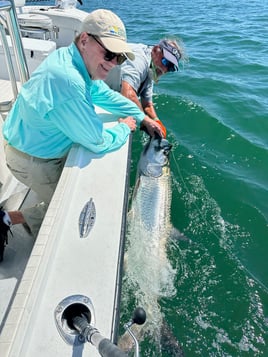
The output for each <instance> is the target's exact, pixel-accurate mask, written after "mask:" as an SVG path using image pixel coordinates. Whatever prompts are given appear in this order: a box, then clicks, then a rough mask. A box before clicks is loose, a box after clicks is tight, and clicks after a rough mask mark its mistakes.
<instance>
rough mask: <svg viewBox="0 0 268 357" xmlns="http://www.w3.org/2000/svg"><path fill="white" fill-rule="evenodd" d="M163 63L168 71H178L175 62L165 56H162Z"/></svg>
mask: <svg viewBox="0 0 268 357" xmlns="http://www.w3.org/2000/svg"><path fill="white" fill-rule="evenodd" d="M161 62H162V64H163V65H164V66H165V67H166V68H167V71H168V72H175V71H177V69H176V67H175V65H174V63H172V62H170V61H169V60H167V59H166V58H165V57H163V58H162V60H161Z"/></svg>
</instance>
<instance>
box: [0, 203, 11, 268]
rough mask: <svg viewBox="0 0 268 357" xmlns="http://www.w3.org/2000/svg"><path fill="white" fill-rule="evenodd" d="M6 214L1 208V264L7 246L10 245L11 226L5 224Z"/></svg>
mask: <svg viewBox="0 0 268 357" xmlns="http://www.w3.org/2000/svg"><path fill="white" fill-rule="evenodd" d="M5 215H6V213H5V211H3V210H2V208H0V262H2V260H3V257H4V250H5V246H6V245H7V244H8V232H11V230H10V225H8V224H6V223H5V222H4V217H5Z"/></svg>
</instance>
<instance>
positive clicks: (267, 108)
mask: <svg viewBox="0 0 268 357" xmlns="http://www.w3.org/2000/svg"><path fill="white" fill-rule="evenodd" d="M84 8H85V9H87V10H88V11H90V10H93V9H95V8H108V9H111V10H113V11H115V12H116V13H117V14H118V15H119V16H120V17H121V18H122V19H123V21H124V22H125V24H126V27H127V32H128V37H129V41H131V42H143V43H146V44H153V43H155V42H156V41H157V40H158V39H159V38H161V37H165V36H168V35H175V36H178V37H180V38H182V39H183V41H184V44H185V47H186V50H187V53H188V56H189V62H188V63H185V65H184V66H183V67H182V68H181V70H180V72H179V73H176V74H175V75H173V74H168V75H166V76H165V77H163V78H162V79H161V81H160V82H159V84H158V85H157V86H155V97H154V101H155V104H156V108H157V111H158V114H159V117H160V118H161V119H162V120H163V122H164V123H165V125H166V126H167V130H168V139H169V140H170V141H171V142H172V144H173V151H172V155H171V171H172V178H173V181H172V182H173V183H172V185H173V186H172V188H173V191H172V213H171V220H172V223H173V225H174V226H175V227H176V228H177V229H179V230H180V231H182V232H183V233H184V234H185V235H186V236H188V237H189V238H190V239H191V243H190V242H180V241H172V240H171V241H170V242H169V244H168V252H169V259H170V261H171V263H172V265H173V267H174V268H175V269H176V279H175V286H176V290H177V292H176V294H175V295H174V296H172V297H170V298H165V299H161V300H160V301H159V303H160V306H161V311H162V313H163V316H164V317H165V319H166V320H167V322H168V324H169V326H170V328H171V330H172V331H173V334H174V335H175V336H176V338H177V339H178V340H179V341H180V342H181V344H182V346H183V349H184V352H185V355H186V356H187V357H188V356H189V357H192V356H268V266H267V260H268V259H267V252H268V227H267V219H268V203H267V202H268V152H267V149H268V89H267V82H268V1H267V0H255V1H254V0H253V1H249V0H248V1H246V0H242V1H239V2H234V1H232V0H222V1H219V0H214V1H212V0H207V1H204V0H196V1H191V0H187V1H184V0H182V1H178V0H177V1H175V0H170V1H169V2H166V1H159V0H157V1H147V2H144V1H141V0H136V1H135V2H130V1H127V0H117V1H110V2H108V1H89V2H85V4H84ZM140 151H141V136H140V133H139V132H137V133H135V135H134V140H133V162H132V173H131V183H132V185H133V184H134V181H135V171H136V164H137V160H138V157H139V154H140ZM131 294H133V291H129V290H124V292H123V306H122V321H127V320H129V317H130V315H131V309H132V307H133V306H134V305H135V303H136V301H135V298H134V295H131ZM128 304H132V305H133V306H132V305H131V306H128ZM141 355H142V356H150V357H153V356H156V357H161V356H163V357H164V356H171V353H170V352H165V351H164V350H163V351H162V352H160V351H159V350H158V349H157V348H155V347H154V343H153V342H152V339H151V338H147V339H146V340H145V341H144V342H143V343H142V351H141Z"/></svg>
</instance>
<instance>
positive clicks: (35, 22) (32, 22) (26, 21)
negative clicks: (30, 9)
mask: <svg viewBox="0 0 268 357" xmlns="http://www.w3.org/2000/svg"><path fill="white" fill-rule="evenodd" d="M18 21H19V25H20V27H23V28H24V27H33V28H41V29H45V30H48V31H52V30H53V22H52V20H51V19H50V18H49V17H48V16H46V15H38V14H29V13H22V14H18Z"/></svg>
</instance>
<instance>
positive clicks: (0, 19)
mask: <svg viewBox="0 0 268 357" xmlns="http://www.w3.org/2000/svg"><path fill="white" fill-rule="evenodd" d="M0 35H1V41H2V47H3V52H4V56H5V60H6V65H7V70H8V74H9V79H10V82H11V86H12V92H13V96H14V98H13V100H15V99H16V97H17V95H18V86H17V81H16V76H15V68H14V63H13V62H12V56H11V50H10V47H9V43H8V38H7V36H8V35H9V36H10V39H11V45H12V48H13V52H14V57H15V63H16V66H17V70H18V74H19V80H20V82H21V83H22V84H23V83H25V82H26V81H27V80H28V79H29V70H28V66H27V62H26V56H25V53H24V49H23V44H22V39H21V33H20V28H19V24H18V19H17V14H16V7H15V4H14V1H13V0H10V1H0ZM13 100H10V101H7V102H1V103H0V112H7V111H8V110H10V108H11V106H12V104H13Z"/></svg>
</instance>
